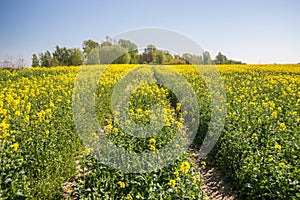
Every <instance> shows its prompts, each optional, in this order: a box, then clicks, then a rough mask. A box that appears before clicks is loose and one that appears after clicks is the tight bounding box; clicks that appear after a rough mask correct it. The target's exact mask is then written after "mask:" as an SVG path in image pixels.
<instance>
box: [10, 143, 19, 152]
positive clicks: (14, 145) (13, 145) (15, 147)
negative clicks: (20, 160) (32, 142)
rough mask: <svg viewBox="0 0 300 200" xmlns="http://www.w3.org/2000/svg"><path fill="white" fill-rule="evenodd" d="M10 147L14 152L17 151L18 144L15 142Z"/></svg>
mask: <svg viewBox="0 0 300 200" xmlns="http://www.w3.org/2000/svg"><path fill="white" fill-rule="evenodd" d="M10 147H11V148H13V149H14V150H15V151H17V150H18V148H19V144H18V143H17V142H16V143H14V144H12V145H10Z"/></svg>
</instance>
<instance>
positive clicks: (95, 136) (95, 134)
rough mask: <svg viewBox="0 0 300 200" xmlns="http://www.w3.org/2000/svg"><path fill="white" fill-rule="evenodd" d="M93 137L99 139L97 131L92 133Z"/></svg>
mask: <svg viewBox="0 0 300 200" xmlns="http://www.w3.org/2000/svg"><path fill="white" fill-rule="evenodd" d="M92 137H93V138H94V139H96V140H97V139H99V136H98V135H97V133H95V132H94V133H92Z"/></svg>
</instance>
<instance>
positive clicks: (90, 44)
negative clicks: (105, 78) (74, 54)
mask: <svg viewBox="0 0 300 200" xmlns="http://www.w3.org/2000/svg"><path fill="white" fill-rule="evenodd" d="M99 47H100V44H99V43H98V42H95V41H93V40H85V41H83V43H82V49H83V54H84V56H85V57H87V56H88V55H89V53H90V52H91V51H92V50H93V49H98V48H99Z"/></svg>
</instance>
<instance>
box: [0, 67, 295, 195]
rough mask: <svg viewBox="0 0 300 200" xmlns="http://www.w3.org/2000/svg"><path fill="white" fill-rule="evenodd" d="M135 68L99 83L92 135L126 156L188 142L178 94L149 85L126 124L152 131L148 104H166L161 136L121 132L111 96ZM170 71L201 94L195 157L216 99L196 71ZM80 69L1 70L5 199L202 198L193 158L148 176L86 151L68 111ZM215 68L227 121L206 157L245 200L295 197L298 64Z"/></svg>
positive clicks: (114, 70) (109, 73)
mask: <svg viewBox="0 0 300 200" xmlns="http://www.w3.org/2000/svg"><path fill="white" fill-rule="evenodd" d="M136 66H137V65H125V64H124V65H110V66H109V68H108V69H107V70H106V71H105V72H104V73H103V75H102V76H101V79H100V80H99V82H98V86H97V90H96V92H95V99H94V100H95V108H96V116H97V119H98V122H99V125H100V126H101V130H102V132H99V133H94V134H93V137H94V139H95V141H97V139H99V137H100V138H101V137H103V136H105V137H107V138H109V139H110V141H112V142H113V143H115V144H117V145H118V146H119V147H123V148H124V149H126V150H128V151H134V152H150V153H151V152H159V151H160V149H162V148H164V147H165V146H166V145H167V144H168V143H172V144H174V145H180V144H182V143H185V142H186V141H185V138H184V136H185V134H188V131H189V128H188V127H186V124H185V121H184V120H183V117H184V116H185V115H189V114H187V113H184V112H181V111H182V110H181V108H180V106H181V104H180V103H179V102H178V99H177V98H176V97H174V94H173V93H172V91H170V90H169V89H168V88H166V87H163V86H161V85H159V84H156V82H155V81H156V80H154V79H153V80H152V78H151V77H150V78H149V77H148V78H149V81H150V82H151V84H146V85H143V86H141V87H139V88H138V89H136V90H134V91H133V93H132V95H131V97H130V99H129V101H130V104H129V110H128V111H129V116H130V117H131V121H127V123H128V126H130V123H132V122H135V123H136V124H138V125H147V124H149V123H150V121H151V120H152V118H153V117H155V116H154V114H155V113H153V112H152V111H151V109H150V105H153V104H160V105H162V109H161V110H162V112H163V114H164V116H165V121H164V123H165V124H163V128H162V129H160V131H159V132H158V133H157V135H156V136H155V137H145V138H139V137H136V136H135V135H133V134H131V133H128V132H125V131H123V130H122V128H121V127H119V126H118V125H117V124H118V123H117V122H118V121H119V120H120V121H122V118H118V115H119V114H118V113H117V114H116V113H112V111H111V109H110V103H111V96H112V94H113V90H114V87H115V85H116V84H117V82H118V81H119V80H120V79H121V78H122V76H124V75H125V74H127V73H128V72H130V70H132V69H134V68H135V67H136ZM168 67H170V68H171V69H173V70H175V71H177V72H178V73H180V74H181V75H182V76H183V77H185V78H186V80H187V81H188V82H189V83H190V85H191V87H192V88H193V90H194V92H195V94H196V97H197V101H198V105H199V110H198V111H197V112H199V113H200V120H199V122H200V123H199V127H198V132H197V135H196V137H195V139H194V141H193V144H192V145H191V148H194V149H199V147H200V145H201V142H202V140H203V138H204V136H205V134H206V131H207V129H208V127H209V123H210V117H211V115H210V112H211V106H210V104H211V99H210V98H211V96H212V95H211V93H209V91H208V88H207V86H206V84H205V81H204V80H203V79H202V77H201V75H200V74H199V72H198V70H196V69H195V68H193V67H191V66H189V65H173V66H168ZM199 67H201V66H199ZM79 69H80V67H54V68H31V69H23V70H0V83H1V84H0V199H26V198H28V199H60V198H68V197H73V198H77V199H85V198H87V199H93V198H96V199H97V198H98V199H183V198H187V199H203V198H204V197H205V194H204V193H203V192H202V191H201V189H200V188H201V184H202V181H201V180H199V178H198V177H197V170H201V168H199V167H197V166H196V164H195V163H194V162H192V161H191V159H190V157H191V156H190V155H189V153H188V151H186V152H184V153H182V155H181V156H180V157H178V158H177V159H176V160H175V162H173V163H172V164H171V165H168V166H166V167H164V168H162V169H156V170H154V171H152V172H148V173H128V174H125V173H123V172H121V171H118V170H115V169H112V168H110V167H109V166H107V165H105V164H103V163H101V162H99V161H98V160H97V159H95V158H93V157H92V154H93V149H92V148H86V147H85V146H84V145H83V143H82V140H81V138H80V137H79V135H78V133H77V128H78V127H76V124H75V122H74V115H73V110H72V108H74V107H73V106H74V100H76V99H77V98H80V97H78V96H76V94H74V93H73V88H74V83H75V81H76V75H77V73H78V72H79ZM102 69H104V68H103V67H101V66H100V67H99V70H102ZM218 69H219V71H220V75H221V78H222V80H223V84H224V89H225V91H226V107H227V113H226V117H225V127H224V129H223V132H222V135H221V137H220V138H219V140H218V142H217V144H216V145H215V147H214V149H213V151H212V152H211V154H210V156H212V157H213V160H214V162H215V163H214V164H215V165H217V166H218V168H219V169H220V170H221V171H222V172H224V174H225V175H226V178H227V179H228V180H229V181H230V182H232V183H233V185H234V186H235V189H236V191H238V193H239V195H240V196H242V197H248V198H252V199H253V198H260V199H262V198H263V199H299V198H300V193H299V191H300V183H299V181H300V176H299V174H300V167H299V156H300V149H299V146H300V137H299V133H300V126H299V125H300V106H299V104H300V90H299V87H300V65H219V66H218ZM147 70H149V71H150V72H147ZM144 71H145V73H154V74H155V73H156V74H157V76H154V77H155V78H156V79H159V78H160V76H163V75H164V74H167V73H168V71H167V70H164V67H163V66H158V67H153V66H149V67H148V68H147V67H145V68H144ZM153 71H154V72H153ZM145 79H147V78H145ZM174 84H175V85H178V86H181V85H182V84H181V83H180V82H176V81H174ZM82 86H83V87H82V90H85V89H86V88H85V87H84V86H85V85H84V84H83V85H82ZM119 101H120V102H121V101H122V100H121V99H119ZM187 101H188V100H187ZM85 112H86V111H82V113H83V114H84V113H85ZM83 118H84V117H83ZM196 128H197V127H196ZM178 130H179V132H180V133H181V135H179V137H178V135H177V131H178ZM87 131H88V130H87ZM174 138H175V139H174ZM183 151H184V150H183ZM138 164H140V163H137V165H138ZM205 164H206V163H205V161H202V163H201V164H200V165H202V166H201V167H205ZM66 182H68V183H70V184H69V185H67V186H66V184H65V183H66Z"/></svg>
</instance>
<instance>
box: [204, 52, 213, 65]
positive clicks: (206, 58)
mask: <svg viewBox="0 0 300 200" xmlns="http://www.w3.org/2000/svg"><path fill="white" fill-rule="evenodd" d="M203 64H206V65H210V64H212V60H211V57H210V53H209V52H208V51H205V52H203Z"/></svg>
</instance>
